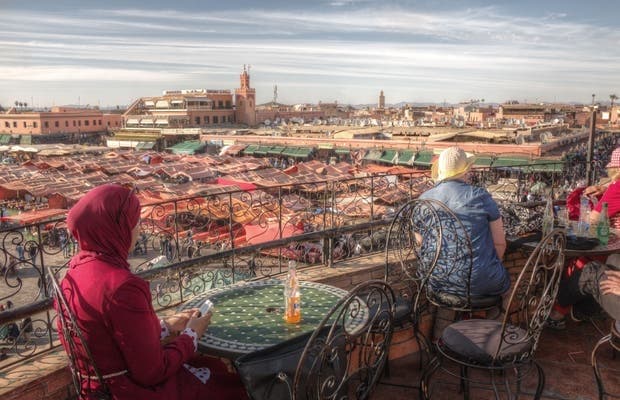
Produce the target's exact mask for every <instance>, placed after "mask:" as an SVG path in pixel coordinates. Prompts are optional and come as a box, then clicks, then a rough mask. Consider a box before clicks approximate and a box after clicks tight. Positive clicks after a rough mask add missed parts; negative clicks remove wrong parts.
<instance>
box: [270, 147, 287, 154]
mask: <svg viewBox="0 0 620 400" xmlns="http://www.w3.org/2000/svg"><path fill="white" fill-rule="evenodd" d="M285 148H286V147H284V146H273V147H272V148H270V149H269V150H267V154H272V155H279V154H281V153H282V152H283V151H284V149H285Z"/></svg>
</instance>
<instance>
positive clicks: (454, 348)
mask: <svg viewBox="0 0 620 400" xmlns="http://www.w3.org/2000/svg"><path fill="white" fill-rule="evenodd" d="M526 336H527V332H526V331H525V330H524V329H521V328H519V327H516V326H513V325H508V326H507V327H506V335H505V339H504V341H503V343H502V345H501V350H500V352H499V355H498V357H497V360H495V362H494V360H493V357H494V356H495V352H496V351H497V347H498V345H499V344H500V342H501V341H502V323H501V321H495V320H489V319H468V320H464V321H459V322H455V323H453V324H450V325H449V326H448V327H446V328H445V329H444V331H443V333H442V334H441V340H440V342H439V345H440V346H442V347H443V348H445V349H446V350H449V352H450V353H451V354H453V355H454V356H456V357H457V358H459V359H462V360H463V361H468V362H474V363H477V364H483V365H489V364H498V363H500V364H501V363H502V361H504V360H512V359H513V358H514V357H515V356H519V355H522V354H525V353H528V352H529V351H530V350H531V348H532V343H531V340H524V338H525V337H526Z"/></svg>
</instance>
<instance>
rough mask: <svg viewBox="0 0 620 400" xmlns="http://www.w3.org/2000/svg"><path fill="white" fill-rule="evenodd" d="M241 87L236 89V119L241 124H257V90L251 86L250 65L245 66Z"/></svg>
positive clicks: (241, 76) (240, 76) (240, 78)
mask: <svg viewBox="0 0 620 400" xmlns="http://www.w3.org/2000/svg"><path fill="white" fill-rule="evenodd" d="M239 81H240V87H239V88H238V89H235V119H236V121H237V123H239V124H246V125H248V126H254V125H256V90H255V89H252V88H251V87H250V66H249V65H248V66H247V68H246V66H245V65H244V66H243V73H242V74H241V75H239Z"/></svg>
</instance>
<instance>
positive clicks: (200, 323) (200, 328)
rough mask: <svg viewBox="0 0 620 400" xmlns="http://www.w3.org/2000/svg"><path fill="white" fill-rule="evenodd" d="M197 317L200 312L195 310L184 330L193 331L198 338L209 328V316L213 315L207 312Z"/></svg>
mask: <svg viewBox="0 0 620 400" xmlns="http://www.w3.org/2000/svg"><path fill="white" fill-rule="evenodd" d="M199 315H200V311H198V310H195V311H194V314H193V315H192V316H191V318H190V319H189V322H188V323H187V326H186V328H190V329H193V330H194V332H196V334H197V335H198V337H201V336H202V335H203V334H204V333H205V332H206V330H207V328H208V327H209V323H210V322H211V315H213V313H212V312H211V311H209V312H208V313H207V314H206V315H203V316H201V317H199Z"/></svg>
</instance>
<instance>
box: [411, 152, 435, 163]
mask: <svg viewBox="0 0 620 400" xmlns="http://www.w3.org/2000/svg"><path fill="white" fill-rule="evenodd" d="M432 163H433V152H432V151H430V150H422V151H418V152H417V153H416V155H415V157H414V158H413V164H414V165H421V166H424V167H430V165H431V164H432Z"/></svg>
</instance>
